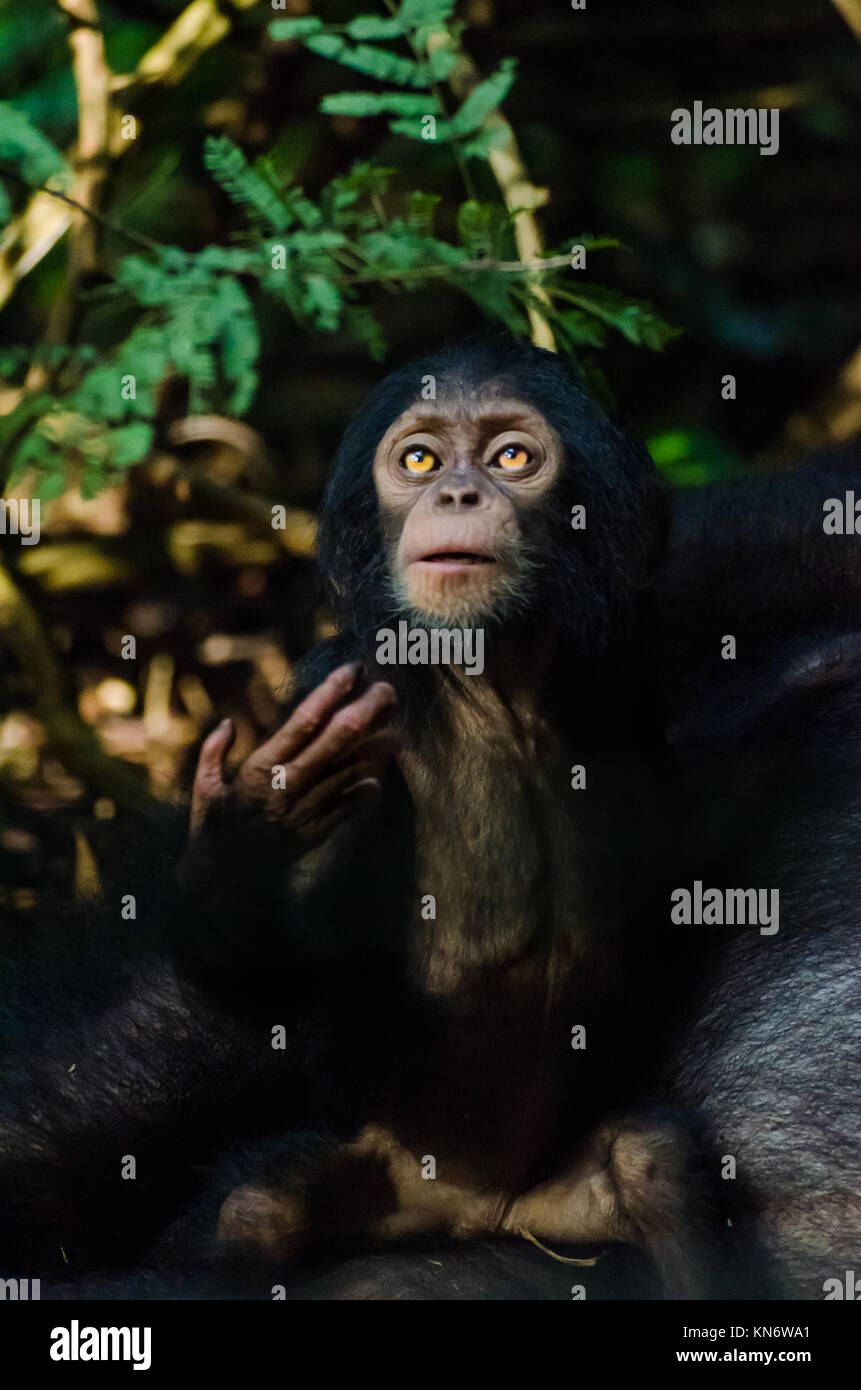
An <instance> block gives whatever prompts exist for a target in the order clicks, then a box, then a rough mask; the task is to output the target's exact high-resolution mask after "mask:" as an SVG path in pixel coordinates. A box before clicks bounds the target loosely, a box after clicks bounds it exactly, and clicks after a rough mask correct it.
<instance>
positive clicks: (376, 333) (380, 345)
mask: <svg viewBox="0 0 861 1390" xmlns="http://www.w3.org/2000/svg"><path fill="white" fill-rule="evenodd" d="M344 331H345V332H346V333H349V334H350V336H351V337H352V338H354V339H355V340H356V342H357V343H359V344H361V346H363V347H366V348H367V349H368V352H369V354H370V356H371V358H372V359H373V361H374V362H382V360H383V358H384V357H385V356H386V353H387V352H388V345H387V343H386V340H385V338H384V337H383V333H382V330H381V328H380V325H379V324H378V323H377V320H376V319H375V318H374V315H373V314H372V313H371V311H370V309H369V308H368V306H367V305H366V304H348V305H347V306H346V308H345V311H344Z"/></svg>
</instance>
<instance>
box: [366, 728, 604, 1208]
mask: <svg viewBox="0 0 861 1390" xmlns="http://www.w3.org/2000/svg"><path fill="white" fill-rule="evenodd" d="M402 766H403V770H404V774H405V776H406V778H407V782H408V786H409V787H410V791H411V793H412V795H413V799H414V804H415V815H416V827H415V829H416V846H417V857H416V875H415V890H414V891H415V898H414V904H413V912H412V919H411V922H410V952H409V958H410V969H411V974H412V978H413V983H414V984H415V985H417V986H418V988H419V990H420V992H421V994H422V995H423V996H424V999H425V1001H426V1005H427V1007H426V1010H425V1018H424V1026H423V1028H422V1044H421V1049H422V1055H421V1057H420V1058H419V1059H418V1061H417V1064H415V1065H414V1064H413V1062H412V1061H411V1064H410V1068H409V1071H410V1076H409V1084H408V1085H405V1086H404V1088H403V1090H402V1092H401V1093H400V1095H399V1096H398V1097H397V1100H396V1102H395V1104H394V1106H393V1112H392V1115H391V1116H390V1117H389V1120H388V1123H389V1126H390V1128H391V1130H392V1132H393V1134H394V1135H395V1136H396V1138H397V1140H398V1142H399V1143H401V1144H403V1145H404V1146H405V1147H406V1148H408V1149H410V1150H411V1151H412V1152H413V1153H415V1154H417V1155H418V1156H419V1157H421V1156H424V1155H431V1156H434V1157H435V1158H436V1160H437V1161H438V1162H439V1163H440V1164H441V1165H442V1169H443V1170H444V1171H445V1172H446V1174H447V1175H448V1176H449V1177H450V1178H453V1180H455V1181H457V1182H459V1183H461V1184H463V1185H464V1186H466V1187H468V1188H482V1189H487V1188H488V1187H493V1188H498V1189H499V1190H501V1191H502V1190H507V1191H514V1190H517V1188H518V1185H519V1184H520V1183H522V1182H523V1181H524V1180H525V1179H526V1177H527V1175H528V1174H529V1172H530V1171H531V1170H532V1169H533V1168H534V1167H535V1165H536V1164H538V1163H540V1161H541V1156H542V1154H544V1153H545V1152H546V1150H547V1147H548V1145H549V1144H550V1143H551V1141H552V1138H553V1136H554V1134H555V1132H556V1130H557V1127H558V1122H559V1114H560V1107H561V1105H562V1103H563V1099H564V1096H565V1089H566V1079H565V1078H566V1072H567V1071H568V1070H569V1068H570V1059H571V1029H572V1027H573V1026H574V1025H576V1024H577V1023H578V1022H580V1021H581V1020H580V1016H579V1014H578V1013H577V1011H576V998H577V996H578V995H579V994H580V992H581V989H585V990H586V991H587V992H588V990H589V988H590V983H589V981H588V980H587V979H585V978H584V977H583V970H585V968H586V963H587V962H590V961H591V959H592V958H593V953H591V952H590V953H589V954H587V952H586V927H587V925H588V923H587V921H586V905H585V893H584V887H583V883H582V879H581V875H580V872H579V867H580V865H579V858H578V850H579V836H578V831H577V828H576V825H575V824H574V820H573V817H572V814H571V805H570V800H571V798H572V796H573V795H575V794H574V793H572V792H571V790H570V787H569V783H568V776H567V761H566V758H565V755H564V753H563V752H562V750H561V749H559V748H558V747H555V746H551V747H550V748H549V749H547V748H543V749H541V750H539V749H538V748H537V747H536V746H535V745H534V744H533V745H532V746H531V747H520V746H517V745H514V746H512V745H511V744H510V743H508V744H506V745H502V744H501V743H497V744H492V743H491V744H489V745H488V743H487V742H485V743H484V745H483V746H479V747H478V748H476V747H475V745H474V744H472V745H469V746H466V747H462V748H459V749H457V750H456V752H455V754H454V755H453V756H452V758H451V760H450V763H449V768H450V771H449V772H448V773H447V775H446V777H445V778H444V779H440V778H437V777H436V775H432V774H431V773H430V772H429V771H428V769H427V768H426V767H424V766H422V765H421V763H419V762H418V760H415V761H413V762H410V760H409V759H408V758H405V759H404V760H403V763H402ZM578 966H579V967H580V969H579V970H578ZM569 1101H570V1097H569Z"/></svg>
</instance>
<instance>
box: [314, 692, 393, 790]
mask: <svg viewBox="0 0 861 1390" xmlns="http://www.w3.org/2000/svg"><path fill="white" fill-rule="evenodd" d="M396 701H397V696H396V694H395V691H394V688H393V687H392V686H391V685H389V684H388V683H387V682H385V681H376V682H375V683H374V685H372V686H371V687H370V689H368V690H366V691H365V693H364V695H361V696H360V697H359V698H358V700H353V701H352V702H351V703H350V704H349V705H344V707H343V708H342V709H340V710H338V712H337V714H334V715H333V716H332V718H331V719H330V720H329V723H328V724H327V725H326V727H325V729H323V730H322V732H321V733H320V734H319V735H318V736H317V738H315V739H314V740H313V742H311V743H310V744H309V745H308V747H307V748H305V749H304V750H303V751H302V752H301V753H300V754H299V755H298V757H295V758H292V759H291V760H290V764H289V778H288V785H289V787H290V790H291V791H292V792H293V794H294V795H297V794H300V793H301V792H302V791H303V790H304V788H305V787H307V786H309V785H310V783H311V782H313V781H314V780H315V779H316V778H317V777H319V776H320V775H321V774H324V773H328V772H330V771H331V770H333V769H334V768H335V767H337V765H338V762H339V760H343V758H344V755H345V754H347V753H350V752H352V751H353V750H354V749H355V748H356V747H357V745H359V744H360V743H362V742H364V740H365V739H366V738H367V737H368V735H369V734H370V733H371V731H372V730H373V726H374V724H375V723H376V721H377V720H378V719H379V718H380V716H381V715H382V714H384V713H385V711H386V710H388V709H390V708H391V707H392V705H394V704H395V703H396Z"/></svg>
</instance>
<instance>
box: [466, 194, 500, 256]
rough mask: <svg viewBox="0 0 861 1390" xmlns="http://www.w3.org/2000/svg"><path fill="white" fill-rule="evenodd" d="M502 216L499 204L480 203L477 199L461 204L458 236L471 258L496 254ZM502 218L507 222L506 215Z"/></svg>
mask: <svg viewBox="0 0 861 1390" xmlns="http://www.w3.org/2000/svg"><path fill="white" fill-rule="evenodd" d="M500 214H501V209H500V207H499V205H498V204H497V203H479V202H477V201H476V199H475V198H470V199H469V200H468V201H467V202H465V203H461V205H460V207H459V208H458V212H457V234H458V237H459V239H460V242H461V245H462V246H465V247H466V249H467V250H468V252H469V254H470V256H471V257H474V258H477V257H479V256H492V255H493V254H494V252H495V250H496V234H497V229H498V227H499V223H500ZM502 217H503V220H505V221H507V217H506V216H505V214H502Z"/></svg>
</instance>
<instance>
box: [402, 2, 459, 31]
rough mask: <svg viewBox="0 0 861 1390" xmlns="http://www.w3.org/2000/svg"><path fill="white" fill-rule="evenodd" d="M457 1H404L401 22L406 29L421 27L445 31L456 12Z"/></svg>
mask: <svg viewBox="0 0 861 1390" xmlns="http://www.w3.org/2000/svg"><path fill="white" fill-rule="evenodd" d="M454 6H455V0H404V3H403V4H402V5H401V10H400V21H401V24H402V25H403V26H404V28H405V29H418V28H419V27H420V26H423V27H424V26H426V27H428V28H438V29H444V28H445V27H446V24H447V21H448V20H449V19H451V16H452V14H453V12H454Z"/></svg>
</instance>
